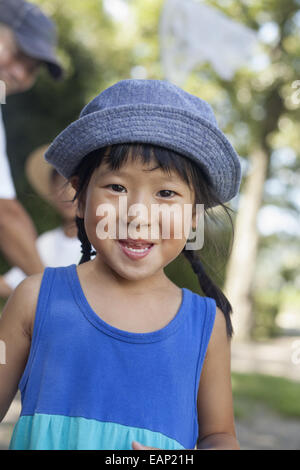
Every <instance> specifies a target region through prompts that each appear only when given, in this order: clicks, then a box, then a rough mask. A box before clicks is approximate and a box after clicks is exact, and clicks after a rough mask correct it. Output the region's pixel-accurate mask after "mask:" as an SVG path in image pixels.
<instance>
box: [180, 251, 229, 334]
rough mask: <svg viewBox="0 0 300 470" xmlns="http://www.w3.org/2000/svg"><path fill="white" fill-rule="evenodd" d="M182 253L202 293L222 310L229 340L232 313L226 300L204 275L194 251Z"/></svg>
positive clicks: (201, 265)
mask: <svg viewBox="0 0 300 470" xmlns="http://www.w3.org/2000/svg"><path fill="white" fill-rule="evenodd" d="M182 253H183V255H184V256H185V257H186V259H187V260H188V261H189V262H190V264H191V267H192V269H193V271H194V273H195V274H196V275H197V277H198V280H199V284H200V287H201V289H202V291H203V293H204V294H205V295H206V296H207V297H211V298H213V299H215V301H216V304H217V307H219V308H220V309H221V310H222V312H223V314H224V316H225V320H226V329H227V335H228V336H229V337H230V338H231V337H232V335H233V328H232V323H231V318H230V314H231V313H232V306H231V305H230V303H229V301H228V299H227V298H226V297H225V295H224V294H223V292H222V291H221V289H219V287H218V286H216V285H215V284H214V283H213V282H212V280H211V279H210V277H209V276H208V275H207V274H206V272H205V270H204V267H203V264H202V262H201V260H200V258H199V257H198V255H197V254H196V251H195V250H186V249H184V250H183V251H182Z"/></svg>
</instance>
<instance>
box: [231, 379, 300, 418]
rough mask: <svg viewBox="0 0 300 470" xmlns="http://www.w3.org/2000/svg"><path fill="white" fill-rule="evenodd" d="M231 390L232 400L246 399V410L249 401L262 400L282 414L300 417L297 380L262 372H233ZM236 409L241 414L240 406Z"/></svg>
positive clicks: (299, 384)
mask: <svg viewBox="0 0 300 470" xmlns="http://www.w3.org/2000/svg"><path fill="white" fill-rule="evenodd" d="M232 390H233V399H234V402H236V403H242V400H247V407H248V411H249V410H251V402H262V403H264V404H266V405H267V406H269V407H270V408H272V409H273V410H275V411H277V412H278V413H280V414H281V415H283V416H288V417H292V418H299V417H300V406H299V398H298V397H299V393H300V383H299V382H295V381H292V380H289V379H285V378H282V377H273V376H270V375H264V374H241V373H237V372H234V373H232ZM237 411H238V413H239V414H241V410H240V406H239V407H238V410H237ZM243 414H244V413H243ZM245 414H247V410H245Z"/></svg>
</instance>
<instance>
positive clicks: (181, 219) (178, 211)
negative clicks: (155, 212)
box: [160, 206, 191, 241]
mask: <svg viewBox="0 0 300 470" xmlns="http://www.w3.org/2000/svg"><path fill="white" fill-rule="evenodd" d="M160 224H161V230H162V238H165V239H166V238H169V239H171V240H174V239H175V240H184V241H185V240H186V238H187V237H188V235H189V231H190V227H191V217H190V216H189V214H188V213H185V212H184V209H183V207H182V206H173V208H172V210H171V211H169V214H168V213H167V212H166V213H165V214H163V215H162V217H161V219H160Z"/></svg>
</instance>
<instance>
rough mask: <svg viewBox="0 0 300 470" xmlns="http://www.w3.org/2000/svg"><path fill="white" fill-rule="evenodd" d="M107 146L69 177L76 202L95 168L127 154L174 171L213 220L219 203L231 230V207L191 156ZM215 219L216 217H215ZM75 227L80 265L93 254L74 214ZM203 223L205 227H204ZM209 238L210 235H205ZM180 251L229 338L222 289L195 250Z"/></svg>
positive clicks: (113, 165)
mask: <svg viewBox="0 0 300 470" xmlns="http://www.w3.org/2000/svg"><path fill="white" fill-rule="evenodd" d="M106 149H107V147H103V148H100V149H97V150H95V151H93V152H90V153H89V154H88V155H86V156H85V157H84V158H83V159H82V160H81V162H80V163H79V165H78V166H77V168H76V169H75V171H74V172H73V174H72V176H77V177H78V184H77V191H76V195H75V197H74V200H75V199H77V200H78V205H79V207H80V205H81V204H82V203H83V198H84V195H85V192H86V189H87V187H88V184H89V181H90V178H91V176H92V174H93V172H94V170H95V169H96V168H98V167H99V166H100V164H101V163H102V162H103V163H105V164H107V165H108V167H109V169H110V170H111V171H114V170H117V169H119V168H120V167H121V166H122V165H123V164H124V163H125V162H126V161H127V159H128V157H129V155H130V156H131V158H132V160H133V161H135V160H136V159H141V160H142V162H143V163H144V164H148V163H149V162H150V161H153V160H154V161H155V162H156V163H157V164H158V166H159V167H160V168H161V169H162V170H163V171H164V172H167V173H170V172H171V171H175V172H176V173H177V174H178V175H179V176H180V178H182V179H183V180H184V181H185V182H186V183H187V185H188V186H189V187H190V189H191V190H194V194H195V204H204V212H205V213H204V217H206V218H208V219H210V220H214V219H215V215H214V213H213V212H212V209H211V208H212V207H214V206H220V207H221V208H222V209H223V210H224V211H225V213H226V214H227V216H228V218H229V220H230V223H231V228H232V232H233V231H234V229H233V223H232V220H231V217H230V214H229V211H232V209H230V208H228V207H226V206H225V205H224V204H223V203H222V202H221V201H220V200H219V198H218V197H217V195H216V194H215V192H214V190H213V188H212V185H211V182H210V178H209V176H208V175H207V173H206V172H205V170H204V169H203V168H201V167H200V165H198V164H196V163H194V162H193V161H192V160H191V159H189V158H187V157H184V156H183V155H180V154H178V153H177V152H175V151H171V150H169V149H166V148H163V147H159V146H156V145H152V144H140V143H132V144H116V145H112V146H110V147H109V155H108V154H107V152H106ZM217 222H219V220H218V219H217ZM76 224H77V228H78V238H79V240H80V242H81V246H82V258H81V260H80V262H79V264H81V263H84V262H86V261H89V260H90V259H91V256H92V255H93V254H95V252H93V251H92V246H91V243H90V241H89V239H88V237H87V235H86V231H85V226H84V219H83V218H80V217H78V216H77V217H76ZM207 225H208V224H205V228H206V229H207ZM208 239H209V240H210V241H211V239H212V237H210V236H209V237H208ZM182 254H183V255H184V256H185V258H186V259H187V260H188V261H189V263H190V265H191V267H192V269H193V271H194V273H195V274H196V276H197V278H198V281H199V284H200V287H201V290H202V291H203V293H204V295H206V296H207V297H211V298H213V299H215V301H216V305H217V306H218V307H219V308H220V309H221V311H222V312H223V314H224V316H225V320H226V330H227V335H228V336H229V337H232V335H233V328H232V322H231V317H230V316H231V314H232V306H231V304H230V302H229V300H228V299H227V297H226V296H225V295H224V293H223V292H222V290H221V289H220V288H219V287H218V286H217V285H216V284H215V283H214V282H213V281H212V280H211V278H210V277H209V276H208V274H207V273H206V271H205V269H204V260H202V257H200V255H199V253H198V252H197V251H196V250H187V249H186V246H185V248H184V249H183V250H182Z"/></svg>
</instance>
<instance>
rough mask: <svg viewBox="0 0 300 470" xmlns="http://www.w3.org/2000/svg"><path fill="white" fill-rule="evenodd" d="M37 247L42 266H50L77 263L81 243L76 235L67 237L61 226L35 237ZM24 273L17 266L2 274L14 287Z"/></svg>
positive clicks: (24, 275)
mask: <svg viewBox="0 0 300 470" xmlns="http://www.w3.org/2000/svg"><path fill="white" fill-rule="evenodd" d="M37 249H38V252H39V255H40V257H41V260H42V262H43V263H44V266H47V267H48V266H49V267H52V268H55V267H59V266H69V265H70V264H78V263H79V261H80V258H81V256H82V254H81V243H80V241H79V240H78V238H77V237H73V238H70V237H67V236H66V235H65V234H64V231H63V229H62V228H61V227H58V228H56V229H54V230H50V231H49V232H45V233H43V234H42V235H40V236H39V237H38V239H37ZM25 277H26V274H25V273H24V272H23V271H22V270H21V269H20V268H18V267H14V268H12V269H10V270H9V271H8V272H7V273H6V274H4V275H3V278H4V280H5V282H6V283H7V284H8V285H9V286H10V287H11V288H12V289H15V288H16V287H17V285H18V284H19V283H20V282H21V281H23V279H25Z"/></svg>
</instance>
